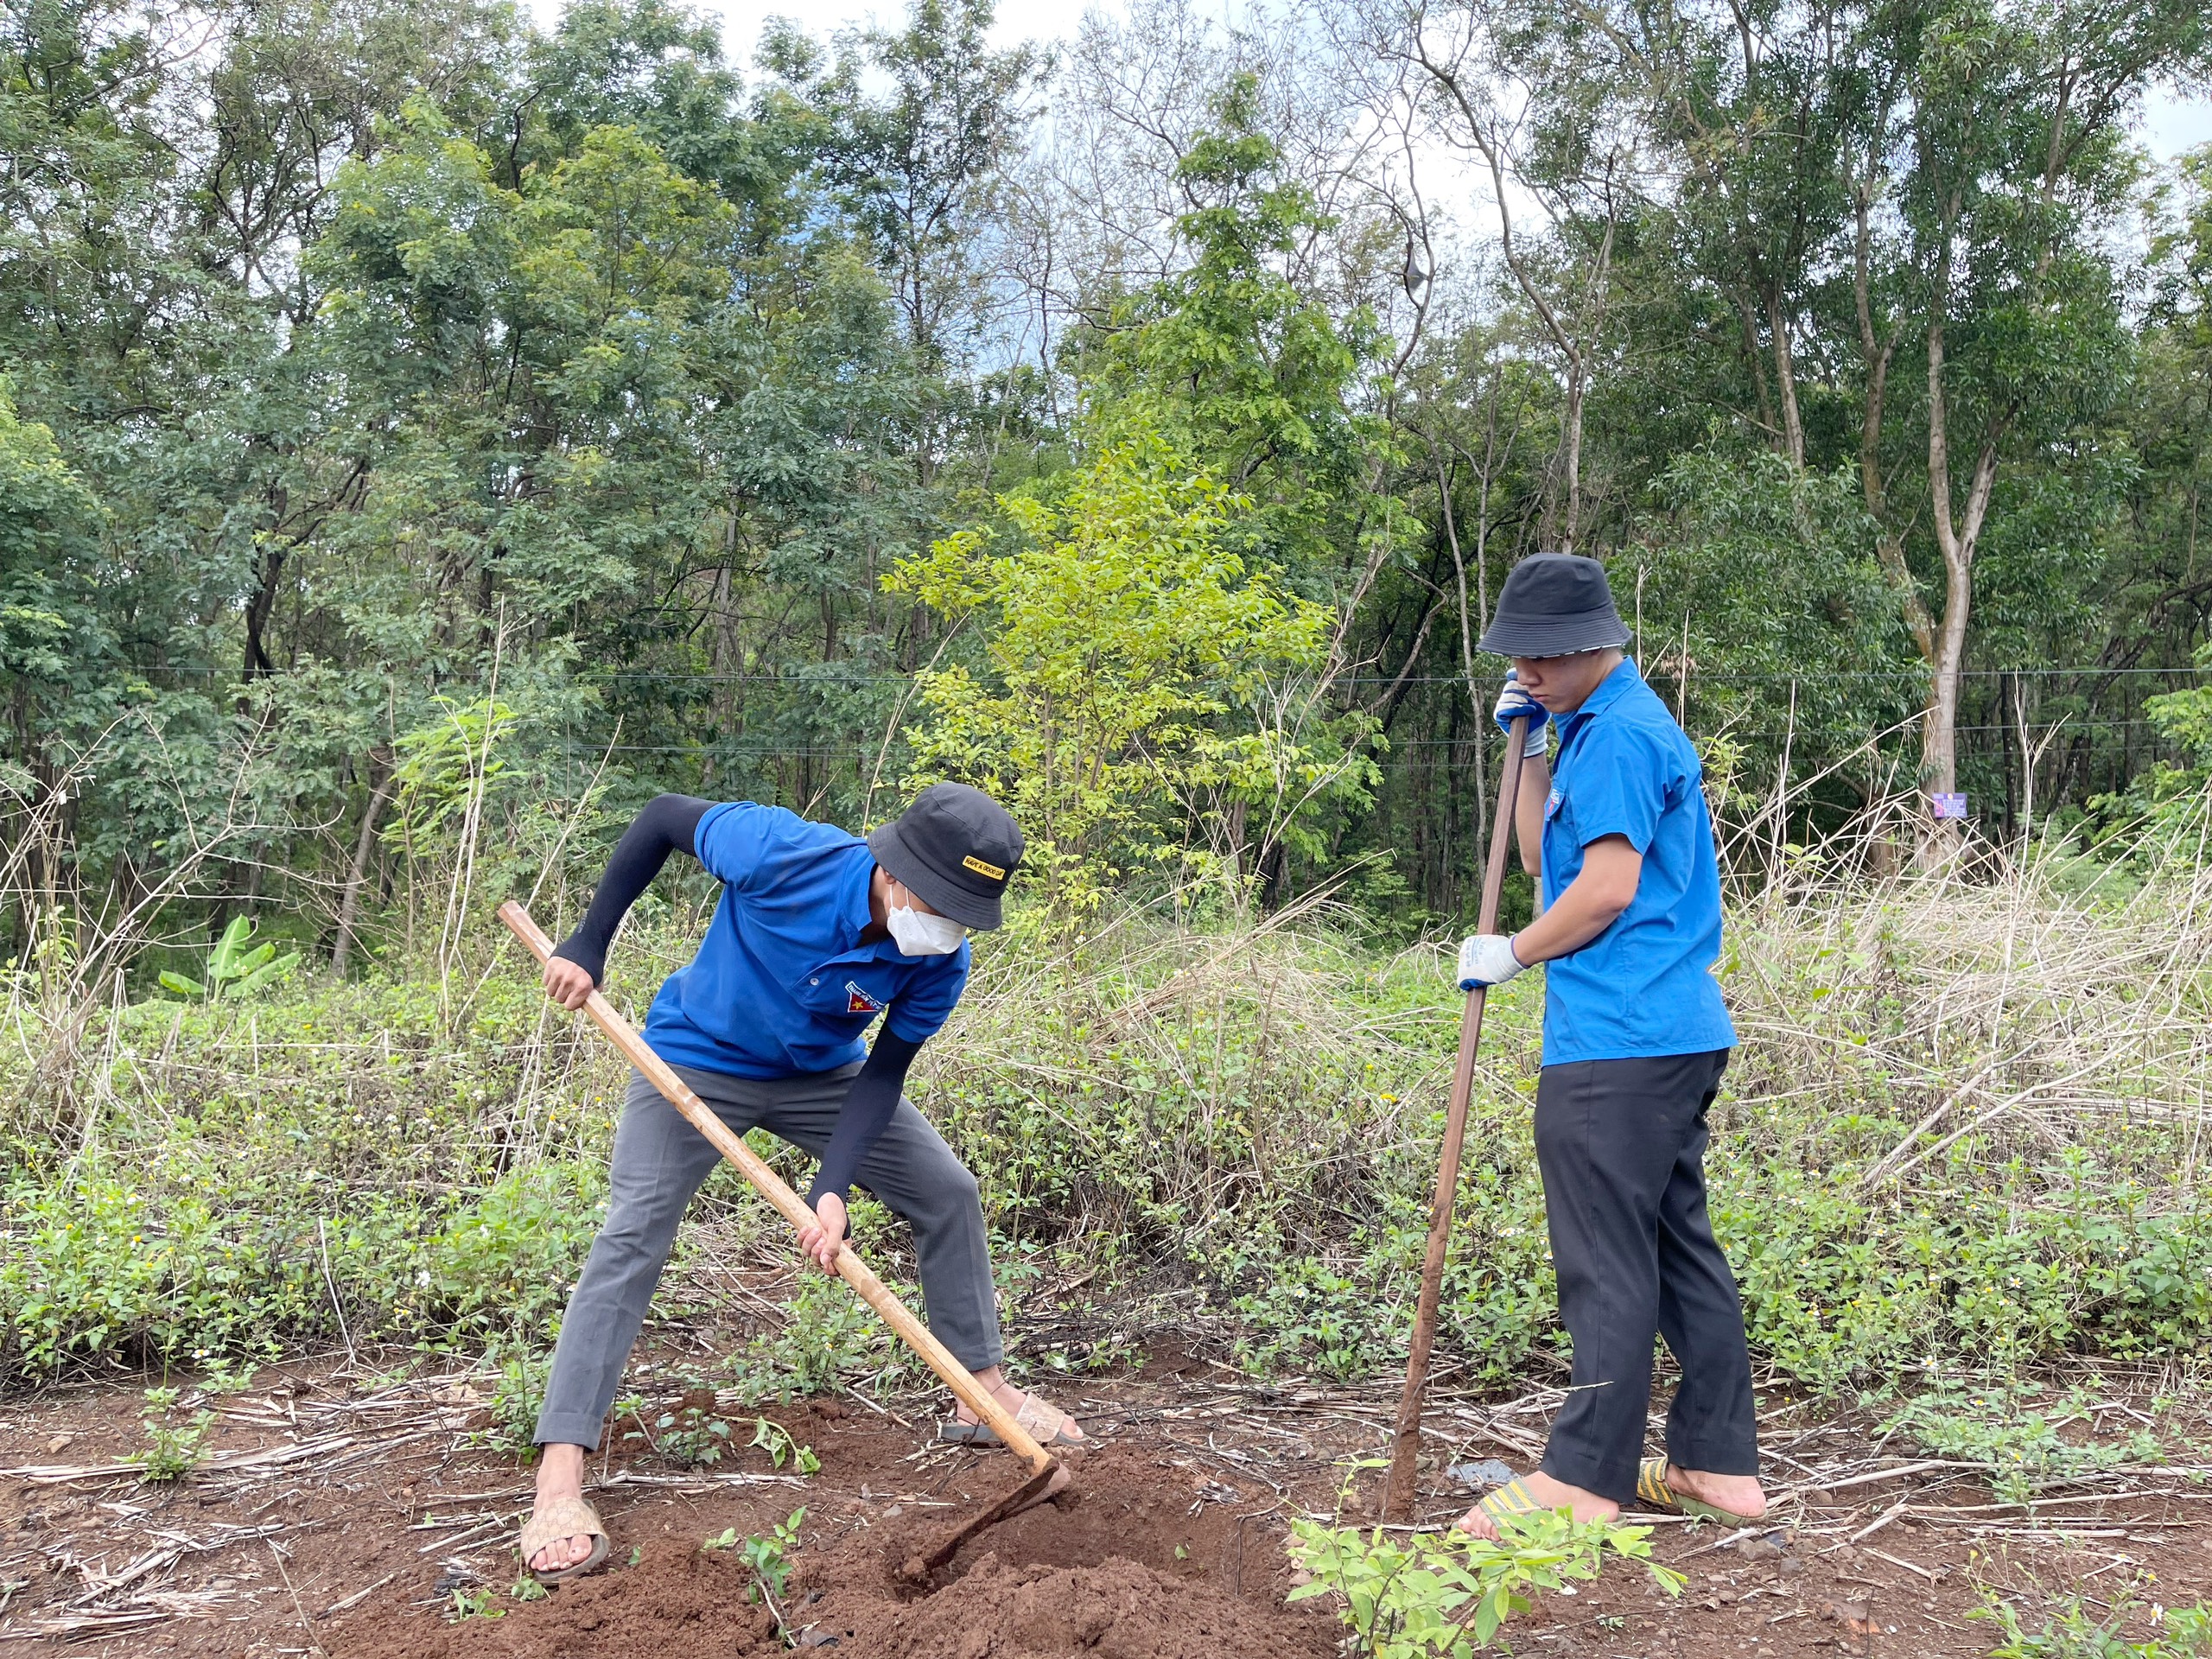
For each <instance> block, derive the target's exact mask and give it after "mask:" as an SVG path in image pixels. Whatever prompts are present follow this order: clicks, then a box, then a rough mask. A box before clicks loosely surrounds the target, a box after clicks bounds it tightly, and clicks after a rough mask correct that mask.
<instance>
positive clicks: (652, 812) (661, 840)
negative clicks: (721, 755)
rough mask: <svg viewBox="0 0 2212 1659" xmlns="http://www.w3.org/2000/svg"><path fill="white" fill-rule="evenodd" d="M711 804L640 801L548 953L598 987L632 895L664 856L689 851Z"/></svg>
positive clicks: (648, 882)
mask: <svg viewBox="0 0 2212 1659" xmlns="http://www.w3.org/2000/svg"><path fill="white" fill-rule="evenodd" d="M713 804H714V803H713V802H712V801H702V800H701V799H699V798H698V797H696V795H656V796H654V797H653V798H652V800H650V801H648V802H646V803H645V810H644V811H642V812H640V813H639V814H638V816H637V817H635V818H633V819H632V820H631V823H630V827H629V828H628V829H625V830H624V831H623V832H622V839H621V840H620V841H618V842H615V843H614V853H613V856H612V857H610V858H609V859H608V860H607V874H604V875H602V876H601V877H600V878H599V887H598V890H597V891H596V892H594V893H593V894H592V896H591V908H590V909H589V910H588V911H586V912H584V918H583V920H582V921H581V922H578V923H577V924H576V931H575V932H573V933H571V934H569V937H568V938H565V939H563V940H562V941H561V943H560V944H556V945H555V946H554V947H553V954H554V955H555V956H556V957H562V958H563V959H564V960H566V961H569V962H573V963H575V964H576V966H577V967H579V968H581V969H583V970H584V971H585V972H586V973H588V974H589V975H590V976H591V982H592V983H593V984H594V985H599V984H603V983H604V982H606V979H607V946H608V945H610V944H613V942H614V930H615V929H616V928H617V927H619V926H620V925H621V922H622V918H623V917H625V916H626V915H627V914H629V912H630V906H632V905H634V904H636V903H637V902H638V895H639V893H643V892H644V891H645V889H646V888H647V887H651V886H652V881H653V877H655V876H657V875H658V874H660V867H661V866H662V865H664V864H665V863H666V862H668V855H670V854H671V853H672V852H677V851H683V852H686V853H688V852H690V851H691V850H692V849H693V847H694V846H695V845H696V843H695V842H694V841H693V836H695V835H696V833H697V832H698V829H699V820H700V819H701V818H703V817H706V816H707V809H708V808H709V807H710V806H712V805H713Z"/></svg>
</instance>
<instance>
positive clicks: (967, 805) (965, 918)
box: [868, 784, 1021, 928]
mask: <svg viewBox="0 0 2212 1659" xmlns="http://www.w3.org/2000/svg"><path fill="white" fill-rule="evenodd" d="M868 851H870V852H871V853H874V855H875V861H876V862H877V863H878V864H880V865H881V866H882V867H883V868H884V869H885V870H886V871H887V872H888V873H889V874H891V875H892V876H893V878H894V879H896V880H899V881H901V882H904V883H905V884H906V887H909V888H911V889H912V891H913V893H914V894H915V896H916V897H918V898H919V899H921V901H922V902H923V903H924V904H925V905H927V906H929V907H930V908H931V910H933V911H935V912H937V913H938V915H940V916H950V917H951V918H952V919H953V920H954V921H956V922H957V923H959V924H960V925H961V926H963V927H983V928H990V927H996V926H998V925H999V924H1000V923H1001V921H1002V920H1003V919H1004V917H1003V916H1002V914H1001V911H1000V902H999V901H1000V900H1001V899H1002V898H1003V897H1004V896H1005V893H1006V884H1007V880H1009V879H1011V878H1012V876H1013V874H1014V869H1015V868H1016V867H1017V866H1018V865H1020V862H1021V826H1020V824H1018V823H1015V822H1014V815H1013V814H1012V813H1010V812H1008V811H1007V810H1006V809H1005V808H1004V807H1002V806H1001V805H1000V804H998V803H997V802H996V801H995V800H993V799H992V798H990V797H989V796H988V795H986V794H984V793H983V791H982V790H980V789H975V788H971V787H970V786H969V785H966V784H931V785H930V786H929V787H928V788H927V789H925V790H924V791H922V792H921V793H920V794H918V795H917V796H915V797H914V798H913V801H912V804H910V805H909V806H908V807H907V808H906V810H905V811H904V812H901V813H900V814H899V816H898V817H895V818H893V819H892V821H891V822H890V823H887V824H884V825H882V826H880V828H879V829H876V831H875V832H874V834H873V835H871V836H868Z"/></svg>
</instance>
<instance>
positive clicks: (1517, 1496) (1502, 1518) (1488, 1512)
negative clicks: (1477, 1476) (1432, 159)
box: [1475, 1476, 1567, 1532]
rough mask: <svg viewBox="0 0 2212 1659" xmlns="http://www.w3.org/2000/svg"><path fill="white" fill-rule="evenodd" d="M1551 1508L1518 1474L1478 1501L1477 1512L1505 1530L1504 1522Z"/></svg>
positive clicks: (1562, 1507)
mask: <svg viewBox="0 0 2212 1659" xmlns="http://www.w3.org/2000/svg"><path fill="white" fill-rule="evenodd" d="M1566 1507H1567V1506H1566V1505H1565V1504H1563V1503H1562V1504H1560V1508H1561V1509H1565V1508H1566ZM1549 1508H1550V1505H1548V1504H1547V1503H1543V1502H1542V1501H1541V1500H1540V1499H1539V1498H1538V1497H1536V1495H1535V1493H1534V1492H1532V1491H1529V1484H1528V1483H1527V1482H1526V1481H1524V1480H1522V1479H1521V1478H1519V1477H1518V1476H1516V1477H1515V1478H1513V1479H1511V1480H1509V1481H1507V1482H1506V1483H1505V1484H1504V1485H1503V1486H1501V1487H1499V1488H1498V1489H1497V1491H1494V1492H1492V1493H1491V1494H1490V1495H1489V1496H1488V1497H1485V1498H1484V1499H1483V1500H1482V1501H1481V1502H1480V1503H1477V1504H1476V1505H1475V1513H1476V1514H1478V1515H1479V1516H1483V1517H1484V1519H1486V1520H1487V1521H1489V1522H1490V1523H1491V1525H1492V1526H1493V1527H1497V1528H1498V1529H1499V1530H1500V1531H1501V1532H1502V1531H1503V1530H1504V1529H1503V1525H1502V1524H1501V1523H1502V1522H1506V1521H1510V1520H1517V1519H1518V1518H1520V1517H1521V1516H1528V1515H1542V1514H1544V1513H1545V1512H1546V1511H1547V1510H1548V1509H1549Z"/></svg>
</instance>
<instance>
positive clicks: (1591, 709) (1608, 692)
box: [1554, 657, 1643, 744]
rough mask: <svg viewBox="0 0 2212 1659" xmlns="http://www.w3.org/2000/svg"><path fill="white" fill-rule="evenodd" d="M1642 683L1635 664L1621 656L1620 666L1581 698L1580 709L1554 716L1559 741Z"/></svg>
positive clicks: (1566, 737)
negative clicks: (1596, 687) (1557, 727)
mask: <svg viewBox="0 0 2212 1659" xmlns="http://www.w3.org/2000/svg"><path fill="white" fill-rule="evenodd" d="M1642 684H1643V675H1641V674H1639V673H1637V671H1636V664H1634V663H1633V662H1631V661H1630V659H1629V658H1625V657H1624V658H1621V661H1620V666H1619V667H1618V668H1616V669H1615V670H1614V671H1612V672H1611V673H1610V674H1608V675H1606V676H1605V678H1604V679H1602V680H1600V681H1599V682H1598V689H1597V690H1594V691H1592V693H1591V694H1590V695H1589V696H1587V697H1586V698H1584V699H1583V701H1582V706H1581V707H1580V709H1576V710H1575V711H1574V712H1573V714H1567V715H1557V716H1555V717H1554V718H1555V720H1556V721H1557V723H1558V726H1559V741H1560V742H1561V743H1562V744H1564V743H1565V742H1566V741H1567V739H1568V738H1570V737H1572V736H1573V735H1574V734H1575V733H1576V732H1578V731H1580V729H1581V728H1582V724H1583V722H1584V721H1587V720H1589V719H1591V718H1592V717H1593V716H1595V715H1602V714H1603V713H1605V710H1606V709H1610V708H1611V707H1612V706H1613V704H1615V703H1617V702H1619V701H1620V700H1621V699H1622V698H1623V697H1624V696H1628V694H1629V693H1630V691H1632V690H1636V689H1637V687H1639V686H1641V685H1642Z"/></svg>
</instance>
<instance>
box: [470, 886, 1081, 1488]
mask: <svg viewBox="0 0 2212 1659" xmlns="http://www.w3.org/2000/svg"><path fill="white" fill-rule="evenodd" d="M499 919H500V920H501V921H503V922H505V924H506V925H507V927H508V929H509V930H510V931H512V933H513V934H514V936H515V937H516V938H518V939H520V940H521V941H522V942H523V944H524V945H526V946H528V947H529V950H530V954H531V955H532V956H533V957H537V959H538V961H540V962H543V961H544V960H545V959H546V958H547V957H550V956H551V955H552V954H553V942H552V940H550V939H549V938H546V937H545V934H544V932H543V930H541V929H540V928H539V927H538V925H537V923H536V922H533V921H532V920H531V918H530V912H528V911H526V910H524V908H523V907H522V906H520V905H518V904H517V903H515V902H514V901H513V900H512V899H509V900H508V901H507V902H506V903H505V904H504V905H501V906H499ZM584 1012H585V1013H586V1014H589V1015H590V1016H591V1017H592V1019H593V1020H594V1022H596V1023H597V1025H598V1027H599V1028H600V1029H601V1031H603V1032H605V1033H607V1038H608V1039H609V1040H610V1041H612V1042H613V1045H614V1046H615V1047H617V1048H619V1049H620V1050H621V1051H622V1054H623V1058H626V1059H627V1060H628V1061H629V1062H630V1064H631V1065H634V1066H636V1067H637V1068H638V1070H639V1071H642V1072H644V1073H645V1076H646V1077H648V1078H650V1079H651V1080H652V1085H653V1087H654V1088H656V1089H658V1090H660V1091H661V1093H663V1094H664V1095H666V1096H668V1103H669V1104H670V1105H671V1106H673V1107H675V1108H676V1109H677V1111H679V1112H681V1113H683V1116H685V1117H686V1118H688V1119H690V1123H691V1127H692V1128H695V1129H696V1130H698V1131H699V1133H700V1134H702V1135H705V1136H706V1137H707V1139H708V1141H710V1142H711V1143H712V1144H713V1146H714V1148H715V1151H717V1152H719V1153H721V1155H722V1156H723V1157H725V1158H727V1159H728V1160H730V1162H732V1163H733V1164H735V1165H736V1166H738V1168H739V1169H741V1170H742V1171H743V1172H744V1173H745V1179H747V1180H748V1181H750V1182H752V1183H753V1186H754V1188H755V1189H756V1190H757V1191H758V1192H760V1196H761V1197H762V1198H766V1199H767V1200H768V1202H769V1203H771V1204H772V1205H775V1206H776V1208H777V1210H778V1211H779V1212H780V1213H781V1214H782V1216H783V1217H784V1219H785V1220H786V1221H788V1222H790V1223H791V1225H792V1226H794V1227H804V1226H805V1225H807V1224H809V1223H810V1222H811V1221H813V1220H814V1218H815V1217H814V1211H811V1210H810V1209H809V1208H808V1207H807V1205H806V1200H805V1199H804V1198H800V1197H799V1195H798V1193H796V1192H792V1191H791V1188H790V1187H789V1186H787V1185H785V1183H784V1179H783V1177H782V1176H780V1175H779V1174H777V1173H776V1172H775V1171H774V1170H772V1169H771V1168H769V1167H768V1166H767V1165H766V1163H764V1162H763V1161H762V1160H761V1159H760V1154H757V1153H755V1152H754V1151H753V1148H752V1147H748V1146H747V1145H746V1144H745V1137H744V1136H743V1135H736V1134H734V1133H732V1132H731V1129H730V1127H729V1125H728V1124H727V1123H725V1122H722V1121H721V1119H720V1118H719V1117H716V1116H715V1114H714V1113H713V1111H712V1110H711V1109H709V1107H708V1105H707V1103H706V1102H704V1101H702V1100H701V1099H700V1098H699V1096H697V1095H696V1094H694V1093H693V1092H692V1090H691V1087H690V1084H686V1083H685V1082H684V1081H683V1078H681V1077H677V1075H676V1073H675V1072H674V1071H672V1070H671V1069H670V1066H669V1064H668V1062H667V1061H665V1060H664V1059H662V1058H661V1057H660V1056H659V1055H658V1054H656V1053H654V1052H652V1048H651V1047H649V1046H647V1045H646V1042H645V1039H644V1038H643V1037H640V1036H639V1034H638V1033H637V1031H636V1030H635V1028H634V1027H632V1026H631V1024H630V1022H629V1021H628V1020H625V1019H624V1018H623V1017H622V1016H621V1015H620V1014H617V1013H616V1012H615V1011H614V1008H613V1004H611V1003H609V1002H608V1001H607V999H606V998H605V997H603V996H601V995H600V994H599V993H598V992H597V991H594V992H593V993H592V994H591V995H590V997H589V998H588V1000H587V1001H585V1003H584ZM837 1273H838V1275H839V1276H840V1277H841V1278H842V1279H843V1280H844V1281H845V1282H846V1283H847V1284H849V1285H850V1286H851V1287H853V1288H854V1289H855V1290H856V1291H858V1292H859V1293H860V1294H861V1300H863V1301H865V1302H866V1303H867V1304H868V1306H870V1307H872V1308H874V1310H875V1311H876V1312H877V1313H880V1314H881V1315H882V1316H883V1321H884V1323H885V1324H887V1325H889V1326H890V1327H891V1328H892V1329H893V1331H895V1332H898V1333H899V1338H900V1340H902V1341H903V1342H905V1343H906V1345H907V1346H908V1347H909V1348H912V1350H913V1351H915V1352H916V1353H918V1354H919V1355H920V1356H921V1357H923V1358H924V1359H925V1360H926V1361H927V1362H928V1363H929V1368H930V1369H931V1370H933V1371H935V1372H936V1373H937V1374H938V1376H941V1377H943V1378H944V1382H945V1386H946V1387H948V1388H950V1389H951V1390H952V1391H953V1393H955V1394H957V1395H959V1396H960V1397H961V1399H963V1400H964V1401H965V1402H967V1403H968V1408H969V1410H970V1411H972V1412H974V1413H975V1414H976V1416H978V1417H980V1418H981V1419H982V1421H984V1422H986V1423H988V1424H989V1425H990V1427H991V1432H992V1433H995V1434H996V1435H997V1436H998V1437H999V1439H1000V1440H1001V1441H1002V1442H1004V1444H1005V1445H1006V1446H1007V1450H1009V1451H1011V1452H1014V1454H1015V1455H1016V1456H1017V1457H1019V1458H1020V1459H1022V1460H1023V1461H1024V1462H1026V1463H1027V1464H1028V1465H1029V1467H1030V1469H1031V1471H1032V1472H1033V1474H1035V1475H1039V1476H1044V1475H1050V1474H1052V1472H1053V1471H1056V1470H1057V1469H1058V1467H1059V1463H1058V1459H1055V1458H1054V1457H1053V1456H1052V1453H1051V1452H1047V1451H1046V1450H1045V1448H1044V1447H1043V1446H1039V1445H1038V1444H1037V1441H1036V1440H1035V1438H1034V1437H1033V1436H1032V1435H1031V1434H1030V1433H1029V1431H1028V1430H1027V1429H1025V1428H1024V1427H1021V1425H1020V1424H1019V1423H1017V1422H1015V1421H1014V1414H1013V1413H1011V1412H1009V1411H1008V1410H1007V1408H1005V1407H1004V1406H1002V1405H1001V1404H999V1402H997V1401H996V1400H995V1399H993V1398H992V1397H991V1391H990V1390H989V1389H986V1388H985V1387H984V1386H983V1385H982V1383H978V1382H977V1381H976V1377H975V1374H974V1373H973V1372H971V1371H969V1369H968V1368H967V1367H966V1366H965V1365H963V1364H962V1363H960V1362H959V1361H958V1360H957V1359H955V1358H954V1357H952V1355H951V1353H950V1351H949V1350H948V1349H947V1348H946V1347H945V1345H944V1344H943V1343H941V1342H939V1341H938V1339H937V1338H935V1337H933V1336H931V1334H930V1328H929V1326H927V1325H924V1324H923V1323H922V1322H921V1321H920V1320H919V1319H916V1318H915V1317H914V1316H913V1314H912V1313H910V1312H909V1311H908V1310H907V1307H906V1304H905V1303H904V1302H902V1301H900V1300H899V1299H898V1298H897V1297H896V1296H894V1295H893V1294H891V1290H890V1287H888V1286H887V1285H886V1284H885V1283H884V1282H883V1281H882V1280H880V1279H879V1278H877V1277H876V1276H875V1274H874V1272H873V1271H872V1270H871V1269H870V1268H869V1267H868V1263H867V1262H863V1261H861V1259H860V1257H858V1256H857V1255H854V1254H853V1252H852V1249H851V1248H850V1247H849V1246H848V1245H845V1244H842V1243H841V1244H840V1245H838V1247H837Z"/></svg>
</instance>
